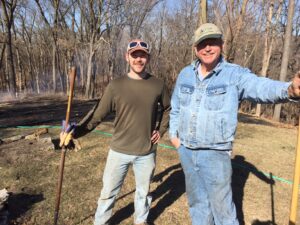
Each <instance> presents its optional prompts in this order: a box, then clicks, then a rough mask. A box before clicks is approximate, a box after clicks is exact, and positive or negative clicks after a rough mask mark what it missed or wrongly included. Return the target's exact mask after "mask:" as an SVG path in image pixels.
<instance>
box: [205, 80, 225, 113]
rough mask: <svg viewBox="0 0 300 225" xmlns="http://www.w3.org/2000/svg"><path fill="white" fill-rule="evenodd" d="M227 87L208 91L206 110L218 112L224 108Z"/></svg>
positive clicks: (215, 87) (218, 87)
mask: <svg viewBox="0 0 300 225" xmlns="http://www.w3.org/2000/svg"><path fill="white" fill-rule="evenodd" d="M226 92H227V87H226V86H214V87H208V88H207V89H206V98H205V108H206V109H207V110H212V111H217V110H220V109H222V108H223V105H224V101H225V96H226Z"/></svg>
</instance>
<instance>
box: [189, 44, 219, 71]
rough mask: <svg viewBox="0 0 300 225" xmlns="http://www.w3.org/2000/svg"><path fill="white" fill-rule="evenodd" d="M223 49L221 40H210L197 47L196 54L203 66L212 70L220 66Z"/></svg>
mask: <svg viewBox="0 0 300 225" xmlns="http://www.w3.org/2000/svg"><path fill="white" fill-rule="evenodd" d="M222 47H223V41H222V39H221V38H208V39H205V40H203V41H201V42H200V43H199V44H198V45H197V46H196V47H195V53H196V55H197V57H198V58H199V59H200V61H201V65H202V66H204V67H206V68H207V69H208V70H212V69H213V68H215V66H216V65H217V64H218V62H219V59H220V56H221V52H222Z"/></svg>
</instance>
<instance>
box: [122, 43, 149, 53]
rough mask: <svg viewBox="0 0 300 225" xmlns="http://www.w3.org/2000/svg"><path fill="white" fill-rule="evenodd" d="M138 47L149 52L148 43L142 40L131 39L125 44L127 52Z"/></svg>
mask: <svg viewBox="0 0 300 225" xmlns="http://www.w3.org/2000/svg"><path fill="white" fill-rule="evenodd" d="M135 48H137V49H140V50H144V51H145V52H147V53H149V52H150V50H149V45H148V44H147V43H146V42H144V41H132V42H130V43H129V44H128V46H127V52H130V51H131V50H133V49H135Z"/></svg>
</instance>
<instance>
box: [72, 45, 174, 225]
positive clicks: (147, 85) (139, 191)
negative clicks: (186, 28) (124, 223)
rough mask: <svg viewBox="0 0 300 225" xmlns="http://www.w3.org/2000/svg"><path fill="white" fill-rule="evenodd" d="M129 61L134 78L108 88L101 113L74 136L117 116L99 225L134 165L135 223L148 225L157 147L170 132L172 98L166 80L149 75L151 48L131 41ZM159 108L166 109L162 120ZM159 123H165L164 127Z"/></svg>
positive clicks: (104, 221)
mask: <svg viewBox="0 0 300 225" xmlns="http://www.w3.org/2000/svg"><path fill="white" fill-rule="evenodd" d="M126 60H127V62H128V64H129V66H130V71H129V73H128V74H127V75H125V76H123V77H120V78H118V79H115V80H113V81H111V82H110V83H109V85H108V86H107V88H106V90H105V92H104V95H103V97H102V99H101V101H100V102H99V103H98V105H97V106H96V108H95V109H94V110H93V111H92V112H90V113H89V114H88V115H87V116H86V117H85V118H84V119H83V120H82V121H81V122H80V123H79V125H78V126H77V127H76V128H75V131H74V138H77V137H80V136H83V135H85V134H86V133H88V132H90V131H92V130H93V129H94V128H95V127H96V126H97V125H98V124H99V123H101V121H103V119H104V118H105V117H106V116H107V115H108V114H109V113H111V112H113V111H115V113H116V117H115V120H114V128H115V129H114V134H113V137H112V141H111V145H110V150H109V153H108V158H107V162H106V166H105V169H104V174H103V188H102V191H101V195H100V198H99V200H98V208H97V211H96V215H95V222H94V224H95V225H100V224H107V223H108V221H109V219H110V217H111V213H112V208H113V206H114V203H115V199H116V195H117V194H118V192H119V191H120V189H121V186H122V184H123V181H124V179H125V176H126V174H127V172H128V168H129V166H130V165H132V168H133V172H134V175H135V182H136V191H135V199H134V207H135V214H134V223H135V224H147V216H148V214H149V209H150V204H151V196H149V195H148V193H149V188H150V182H151V179H152V176H153V173H154V169H155V156H156V147H157V142H158V141H159V139H160V137H161V135H162V134H163V133H165V131H166V130H167V127H168V121H169V110H170V99H169V95H168V93H167V90H166V87H165V85H164V83H163V81H161V80H159V79H157V78H155V77H154V76H152V75H150V74H148V73H147V72H146V71H145V67H146V65H147V64H148V63H149V60H150V50H149V45H148V44H147V43H146V42H144V41H142V40H140V39H136V40H132V41H131V42H130V43H129V44H128V47H127V52H126ZM158 105H160V106H161V107H162V109H163V116H162V119H161V120H159V118H158V107H159V106H158ZM157 121H161V122H160V126H159V127H158V126H157Z"/></svg>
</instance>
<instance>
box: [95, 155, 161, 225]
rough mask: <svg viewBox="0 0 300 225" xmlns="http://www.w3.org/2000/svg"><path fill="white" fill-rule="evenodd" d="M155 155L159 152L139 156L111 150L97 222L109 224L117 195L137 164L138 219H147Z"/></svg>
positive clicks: (139, 220) (141, 220) (136, 206)
mask: <svg viewBox="0 0 300 225" xmlns="http://www.w3.org/2000/svg"><path fill="white" fill-rule="evenodd" d="M155 156H156V153H150V154H148V155H145V156H135V155H127V154H122V153H119V152H116V151H113V150H111V149H110V150H109V153H108V157H107V161H106V166H105V169H104V174H103V188H102V191H101V194H100V198H99V200H98V207H97V210H96V214H95V222H94V225H102V224H107V222H108V220H109V219H110V217H111V214H112V208H113V206H114V204H115V200H116V196H117V194H118V193H119V191H120V189H121V187H122V184H123V182H124V179H125V176H126V174H127V172H128V169H129V166H130V165H132V167H133V172H134V176H135V184H136V189H135V198H134V210H135V213H134V223H136V224H139V223H143V222H146V220H147V216H148V214H149V210H150V205H151V200H152V197H151V196H148V193H149V189H150V183H151V179H152V176H153V173H154V169H155Z"/></svg>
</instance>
